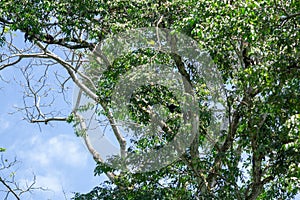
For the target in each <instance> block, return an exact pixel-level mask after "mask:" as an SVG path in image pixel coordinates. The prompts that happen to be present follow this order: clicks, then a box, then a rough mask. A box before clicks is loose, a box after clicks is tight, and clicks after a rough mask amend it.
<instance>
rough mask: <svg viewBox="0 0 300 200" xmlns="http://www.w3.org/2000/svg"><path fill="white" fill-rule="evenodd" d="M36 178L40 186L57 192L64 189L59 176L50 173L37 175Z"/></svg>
mask: <svg viewBox="0 0 300 200" xmlns="http://www.w3.org/2000/svg"><path fill="white" fill-rule="evenodd" d="M36 180H37V183H36V185H37V186H39V187H43V188H46V189H48V190H50V191H52V192H55V193H60V192H61V191H62V184H61V180H60V179H59V178H58V177H55V176H53V175H50V174H48V175H46V176H37V177H36Z"/></svg>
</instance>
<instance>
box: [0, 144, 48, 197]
mask: <svg viewBox="0 0 300 200" xmlns="http://www.w3.org/2000/svg"><path fill="white" fill-rule="evenodd" d="M4 151H5V149H4V148H0V152H4ZM0 160H1V161H0V183H1V189H0V194H1V196H2V197H3V199H4V200H7V199H10V198H14V199H17V200H19V199H21V197H24V196H26V194H28V193H31V192H32V191H34V190H46V189H45V188H42V187H36V176H35V175H34V174H33V179H32V181H30V182H26V184H22V183H21V182H18V181H17V180H16V172H17V168H16V167H17V165H18V161H17V159H16V158H14V159H13V160H12V161H9V160H8V159H7V158H4V156H3V154H2V153H1V159H0ZM2 186H3V187H2Z"/></svg>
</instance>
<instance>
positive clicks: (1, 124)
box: [0, 116, 10, 133]
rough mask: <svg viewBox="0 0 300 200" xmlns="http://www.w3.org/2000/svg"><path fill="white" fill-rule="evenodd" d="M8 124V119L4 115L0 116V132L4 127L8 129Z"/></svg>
mask: <svg viewBox="0 0 300 200" xmlns="http://www.w3.org/2000/svg"><path fill="white" fill-rule="evenodd" d="M9 126H10V123H9V121H8V120H6V119H5V118H4V117H1V116H0V127H1V130H0V133H1V132H4V130H5V129H8V128H9Z"/></svg>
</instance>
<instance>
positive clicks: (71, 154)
mask: <svg viewBox="0 0 300 200" xmlns="http://www.w3.org/2000/svg"><path fill="white" fill-rule="evenodd" d="M0 75H1V76H2V77H3V78H4V79H5V80H7V81H9V82H8V83H5V82H3V81H0V88H1V89H0V127H1V128H0V147H4V148H6V149H7V150H6V152H4V153H2V154H3V156H4V158H7V159H8V160H9V161H12V160H13V159H14V157H16V159H17V160H18V161H20V162H19V163H18V164H17V165H16V167H15V168H13V169H15V170H16V181H17V182H19V183H20V184H21V185H22V184H24V183H25V182H26V181H27V182H28V183H30V181H32V178H33V173H34V174H35V175H36V179H37V183H36V187H44V188H48V189H49V191H38V190H37V191H34V192H33V193H32V194H29V195H26V196H23V198H22V199H64V193H63V191H64V192H65V193H66V195H67V198H68V199H69V198H70V197H72V196H73V194H72V192H82V193H85V192H88V191H90V190H91V189H92V188H93V187H94V186H97V185H98V184H99V183H100V182H101V181H102V180H104V178H105V177H94V175H93V170H94V168H95V162H94V160H93V158H92V156H91V155H90V153H89V152H88V150H87V149H86V147H85V145H84V143H83V141H82V139H81V138H79V137H77V136H76V135H75V134H74V129H73V127H72V125H70V124H67V123H65V122H53V123H51V125H52V126H51V125H42V126H41V131H40V129H39V127H38V126H37V125H36V124H31V123H28V122H27V121H25V120H23V118H24V115H23V113H20V112H15V111H16V108H14V107H22V106H23V100H22V97H23V88H22V87H21V86H20V85H19V84H17V83H16V82H15V81H14V78H19V77H20V76H21V74H20V71H19V70H18V69H17V68H15V67H11V68H7V69H4V70H3V71H1V72H0ZM69 93H72V90H70V91H69ZM70 96H72V94H69V97H70ZM71 100H72V99H70V101H71ZM71 109H72V106H71V105H70V106H69V107H67V108H66V110H71ZM12 112H15V113H14V114H9V113H12ZM0 173H2V174H1V176H3V175H8V172H5V173H7V174H3V173H4V172H0ZM2 187H3V186H2V185H0V190H1V189H2ZM3 195H4V194H3V193H0V199H3ZM11 199H13V198H11Z"/></svg>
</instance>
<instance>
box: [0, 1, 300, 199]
mask: <svg viewBox="0 0 300 200" xmlns="http://www.w3.org/2000/svg"><path fill="white" fill-rule="evenodd" d="M299 10H300V2H299V1H296V0H288V1H280V0H279V1H276V0H275V1H271V0H261V1H254V0H246V1H245V0H237V1H230V0H228V1H227V0H223V1H214V0H205V1H204V0H189V1H182V0H177V1H168V0H164V1H152V0H143V1H136V0H134V1H125V0H122V1H119V0H116V1H78V0H72V1H64V0H58V1H46V0H42V1H34V0H28V1H25V0H24V1H23V0H21V1H9V0H3V1H2V2H1V5H0V28H1V30H0V32H1V38H0V41H1V46H2V49H3V50H1V57H0V61H1V62H0V72H1V71H2V70H6V68H9V67H11V66H18V65H19V64H20V63H21V62H23V60H27V61H28V60H29V62H28V63H29V64H27V65H26V66H25V67H22V66H20V70H21V71H22V73H23V74H24V77H25V80H26V81H25V86H26V87H25V90H26V91H25V93H24V94H25V99H26V98H30V99H32V100H33V101H30V103H31V105H28V104H29V103H28V102H29V101H24V102H25V103H26V105H24V109H22V111H24V114H25V116H26V119H27V120H28V121H29V122H32V123H46V124H47V123H50V122H52V121H66V122H69V123H74V127H75V132H76V134H77V135H78V136H80V137H83V139H84V141H85V143H86V145H87V147H88V149H89V151H90V152H91V153H92V155H93V156H94V158H95V160H96V162H97V167H96V169H95V175H99V174H102V173H105V174H106V175H107V176H108V178H109V181H105V182H104V183H102V184H100V185H99V186H96V187H95V188H94V189H92V191H91V192H89V193H87V194H76V195H75V197H74V199H178V198H180V199H248V200H250V199H280V198H281V199H292V198H293V197H294V196H295V195H296V194H297V193H299V192H300V190H299V188H300V164H299V163H300V154H299V149H300V133H299V128H300V113H299V111H300V79H299V77H300V66H299V63H300V49H299V46H300V34H299V33H300V12H299ZM149 27H153V29H152V30H154V31H153V32H152V33H153V34H154V33H155V30H158V29H160V30H171V31H170V32H168V34H167V35H170V38H171V39H170V40H171V42H170V44H174V43H175V44H176V42H177V43H179V42H180V41H179V40H177V41H176V34H179V33H181V34H184V35H186V36H187V37H190V38H191V39H193V40H194V41H196V43H197V47H198V48H199V49H201V50H203V52H208V53H209V55H210V57H211V59H212V61H213V63H214V67H216V69H218V73H219V74H220V81H221V83H222V85H223V87H222V88H221V89H222V95H221V96H220V97H218V98H219V100H218V101H220V102H222V104H224V108H226V110H225V118H226V120H227V124H228V126H226V128H224V129H222V130H221V129H220V130H218V131H219V132H218V133H215V134H217V135H218V137H219V139H218V141H217V142H216V143H214V144H213V146H212V148H211V149H210V151H209V152H206V154H205V155H202V154H201V149H202V148H203V145H205V142H207V140H209V139H208V137H207V134H208V132H209V131H210V130H209V127H210V126H211V125H212V124H213V123H214V121H213V119H214V116H213V115H214V112H213V110H212V108H211V107H210V106H209V105H208V104H207V102H209V101H210V98H211V96H212V92H211V90H210V88H209V84H207V82H205V80H204V79H203V77H202V76H201V73H199V72H198V71H197V69H198V68H199V66H198V63H197V62H196V61H195V60H193V59H190V58H189V57H187V56H181V55H179V54H176V53H173V51H171V52H163V51H156V49H153V48H145V49H134V48H133V49H131V51H129V52H127V53H126V54H123V55H118V57H117V58H116V59H114V60H113V62H111V63H109V64H107V65H106V67H105V68H103V70H99V69H100V68H101V67H102V66H101V65H103V63H105V62H106V60H105V59H106V58H105V57H101V56H100V58H101V59H102V61H99V62H89V60H88V59H87V58H88V55H89V53H91V52H92V51H93V50H94V49H95V48H96V47H97V44H98V43H101V42H103V41H108V40H106V39H107V38H110V37H112V36H114V35H118V34H122V33H124V32H126V31H130V30H137V29H140V28H149ZM145 30H148V29H145ZM16 31H19V32H21V33H22V34H23V35H24V44H25V45H26V47H27V48H25V49H24V48H20V47H19V46H18V45H19V44H16V43H18V42H19V41H17V40H16V39H15V36H14V34H13V33H14V32H16ZM147 33H148V35H151V34H152V33H151V32H146V34H145V35H147ZM150 33H151V34H150ZM174 35H175V36H174ZM149 37H151V36H149ZM166 38H167V37H166ZM174 38H175V39H174ZM161 39H162V40H163V38H161ZM177 39H178V38H177ZM147 42H148V44H149V45H150V46H151V45H152V43H153V45H154V44H157V41H152V40H149V41H147ZM172 42H173V43H172ZM161 44H162V46H164V43H161ZM112 47H114V46H112ZM109 51H111V52H112V53H115V52H116V50H115V49H113V48H112V49H107V52H109ZM148 63H154V64H156V65H166V66H167V65H168V66H170V67H171V68H170V69H171V70H173V71H174V72H178V73H179V74H180V75H181V76H182V77H184V78H183V79H184V80H185V81H186V82H187V84H188V85H189V86H190V91H189V92H191V93H193V94H194V97H195V99H196V102H197V108H198V110H197V111H196V113H197V115H198V116H199V118H198V119H197V120H198V121H197V125H199V127H197V131H198V132H197V133H196V137H194V138H193V141H190V142H191V143H190V144H189V146H188V147H187V148H186V149H184V153H183V154H182V155H180V156H179V159H177V160H176V161H174V162H172V163H169V164H168V165H166V166H164V167H162V168H161V169H159V170H154V171H147V172H138V173H131V172H129V171H127V170H120V169H115V168H113V167H111V166H110V165H106V164H105V162H104V161H103V159H102V157H101V155H100V154H99V153H98V152H97V151H96V150H95V149H94V148H93V146H92V145H91V141H90V140H89V137H88V134H87V133H86V124H85V122H84V120H83V119H82V116H81V112H80V111H76V110H73V111H72V112H71V113H62V112H60V111H56V110H55V108H54V107H53V104H52V101H51V100H49V99H47V95H45V91H46V93H47V94H48V93H51V92H58V93H59V94H60V96H56V97H55V99H54V100H55V101H63V100H65V99H64V97H65V96H64V94H65V93H67V88H66V83H67V82H74V84H75V85H77V87H78V88H79V90H80V91H82V92H83V93H85V94H86V95H87V96H88V97H89V98H90V99H92V100H93V102H94V104H92V105H86V106H85V107H82V108H81V109H82V112H84V111H86V110H96V114H97V115H98V116H100V117H102V118H103V119H105V120H106V121H107V123H108V124H109V125H108V126H109V127H110V128H111V129H112V131H111V133H110V134H112V135H114V136H115V137H116V140H117V141H118V144H119V146H120V150H121V152H120V155H121V159H125V158H126V155H128V154H129V153H133V154H142V153H147V152H149V151H150V150H152V149H160V148H163V147H164V145H166V144H167V143H169V142H171V141H172V140H173V139H174V137H176V134H178V132H179V130H180V124H182V121H184V120H185V117H186V113H185V112H184V109H185V107H184V106H183V104H182V99H180V98H178V97H177V96H176V95H175V94H174V92H172V90H171V89H169V88H168V87H167V86H163V85H160V84H151V83H148V84H145V85H143V86H140V87H137V88H136V89H135V90H134V91H133V94H134V95H132V96H131V97H130V101H129V102H130V103H129V104H128V105H127V106H128V109H127V110H126V112H125V113H122V114H117V113H113V112H112V111H113V110H114V107H113V106H114V104H115V101H116V100H115V99H114V98H113V96H114V95H115V94H114V91H115V89H116V86H117V85H118V83H119V81H120V80H121V78H122V77H126V73H127V72H131V71H132V70H134V69H135V68H137V67H138V66H142V65H146V64H148ZM37 65H40V66H37ZM52 66H53V67H57V68H62V69H64V70H65V71H66V74H64V75H61V76H60V74H57V73H55V72H52V71H51V73H54V74H53V75H54V76H55V77H56V82H57V83H58V84H56V87H57V88H58V89H56V90H54V89H53V88H52V87H54V86H51V88H50V89H49V88H48V89H47V87H48V86H47V81H49V79H47V76H46V75H45V74H46V72H47V73H48V71H50V69H49V68H51V67H52ZM42 67H43V68H42ZM35 68H39V69H38V70H39V71H40V72H41V71H42V72H45V73H44V74H43V73H39V74H38V72H36V71H33V70H35ZM41 68H42V69H41ZM93 70H96V71H97V70H98V71H97V73H96V72H95V73H94V72H93ZM35 72H36V74H35ZM49 73H50V72H49ZM99 73H100V74H99ZM0 75H1V74H0ZM34 75H35V76H39V78H32V77H33V76H34ZM91 75H97V76H95V77H93V76H91ZM128 79H129V78H128ZM145 79H146V78H145ZM183 82H184V81H183ZM39 88H40V89H39ZM185 89H186V88H185ZM43 92H44V93H43ZM43 98H44V99H43ZM32 102H33V104H32ZM40 102H43V103H40ZM43 105H44V107H43ZM45 105H46V106H45ZM97 105H98V106H97ZM156 105H160V106H159V107H158V108H156V110H159V113H158V114H159V115H163V114H164V115H166V116H168V117H167V120H165V121H164V122H162V123H158V124H159V125H160V129H161V130H159V131H158V130H156V129H155V130H154V133H153V134H151V135H143V137H133V138H131V140H130V141H128V140H127V139H125V137H124V136H123V133H122V131H121V130H120V129H119V128H118V126H117V122H118V121H117V119H122V120H123V121H126V120H129V119H130V120H131V121H132V122H134V124H138V125H139V129H137V128H136V127H133V126H132V125H128V124H127V125H123V128H125V129H126V128H127V129H129V130H131V131H140V130H141V129H145V128H147V127H149V126H148V125H149V124H151V123H150V122H151V120H153V119H154V118H155V112H152V110H151V108H155V106H156ZM96 106H97V109H95V107H96ZM186 134H187V135H188V134H190V133H186ZM132 162H134V161H132ZM128 164H130V163H128Z"/></svg>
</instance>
